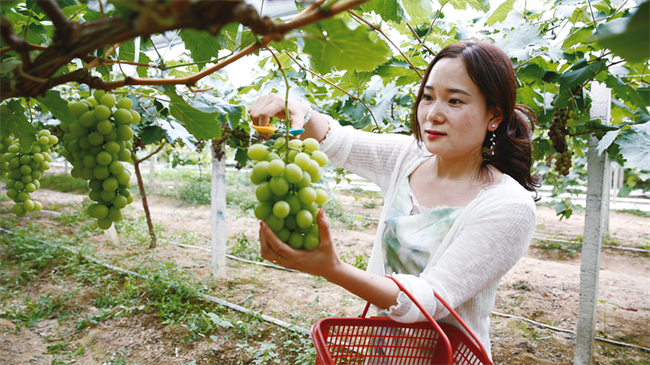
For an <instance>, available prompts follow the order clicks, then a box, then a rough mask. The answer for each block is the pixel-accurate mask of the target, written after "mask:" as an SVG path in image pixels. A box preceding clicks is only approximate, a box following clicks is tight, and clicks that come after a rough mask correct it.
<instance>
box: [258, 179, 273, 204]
mask: <svg viewBox="0 0 650 365" xmlns="http://www.w3.org/2000/svg"><path fill="white" fill-rule="evenodd" d="M272 195H273V192H272V191H271V187H270V186H269V183H268V182H263V183H261V184H259V185H258V186H257V188H256V189H255V197H257V200H259V201H261V202H265V201H267V200H269V199H271V196H272Z"/></svg>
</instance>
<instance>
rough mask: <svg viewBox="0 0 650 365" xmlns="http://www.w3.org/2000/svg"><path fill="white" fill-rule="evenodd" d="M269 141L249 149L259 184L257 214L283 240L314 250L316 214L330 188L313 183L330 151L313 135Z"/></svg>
mask: <svg viewBox="0 0 650 365" xmlns="http://www.w3.org/2000/svg"><path fill="white" fill-rule="evenodd" d="M269 144H270V146H267V145H265V144H262V143H256V144H253V145H252V146H251V147H250V148H249V149H248V157H249V158H250V159H251V160H253V161H254V166H253V169H252V172H251V175H250V179H251V181H252V182H253V184H255V185H256V186H257V188H256V189H255V196H256V198H257V200H258V201H259V204H258V205H257V206H256V207H255V210H254V213H255V217H257V219H259V220H266V224H268V226H269V228H271V230H273V232H275V234H276V235H277V236H278V238H280V240H281V241H282V242H284V243H287V244H289V245H290V246H291V247H293V248H295V249H301V248H304V249H308V250H313V249H315V248H316V247H318V244H319V237H318V224H317V223H316V216H317V214H318V211H319V210H320V207H321V206H322V204H324V203H325V202H326V201H327V192H326V191H325V190H324V189H321V188H314V187H313V186H312V183H315V182H318V181H319V180H320V179H321V177H322V176H323V169H322V167H323V166H325V165H326V164H327V162H328V158H327V155H325V154H324V153H323V152H322V151H320V150H319V148H320V147H319V144H318V141H316V140H315V139H313V138H307V139H305V140H304V141H301V140H299V139H292V140H290V141H289V142H288V143H287V142H286V139H285V138H283V137H280V138H278V139H276V140H275V141H274V142H272V143H269ZM285 161H287V162H288V163H285Z"/></svg>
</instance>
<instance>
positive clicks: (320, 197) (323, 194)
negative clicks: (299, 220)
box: [315, 188, 327, 205]
mask: <svg viewBox="0 0 650 365" xmlns="http://www.w3.org/2000/svg"><path fill="white" fill-rule="evenodd" d="M326 201H327V191H325V190H324V189H320V188H319V189H316V200H315V202H316V204H318V205H323V204H325V202H326Z"/></svg>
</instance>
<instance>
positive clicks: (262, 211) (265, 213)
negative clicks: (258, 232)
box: [255, 202, 273, 221]
mask: <svg viewBox="0 0 650 365" xmlns="http://www.w3.org/2000/svg"><path fill="white" fill-rule="evenodd" d="M272 213H273V206H272V205H271V204H270V203H268V202H261V203H260V204H258V205H257V207H255V218H257V219H259V220H261V221H263V220H265V219H267V218H268V217H269V216H270V215H271V214H272Z"/></svg>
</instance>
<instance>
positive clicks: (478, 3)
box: [440, 0, 490, 12]
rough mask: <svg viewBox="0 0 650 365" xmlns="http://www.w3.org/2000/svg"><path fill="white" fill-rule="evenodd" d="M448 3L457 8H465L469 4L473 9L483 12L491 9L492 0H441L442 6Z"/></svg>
mask: <svg viewBox="0 0 650 365" xmlns="http://www.w3.org/2000/svg"><path fill="white" fill-rule="evenodd" d="M446 4H451V5H452V6H453V7H454V9H456V10H465V9H467V5H469V6H470V7H472V8H473V9H476V10H480V11H482V12H487V11H488V10H490V1H489V0H441V1H440V6H444V5H446Z"/></svg>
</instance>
